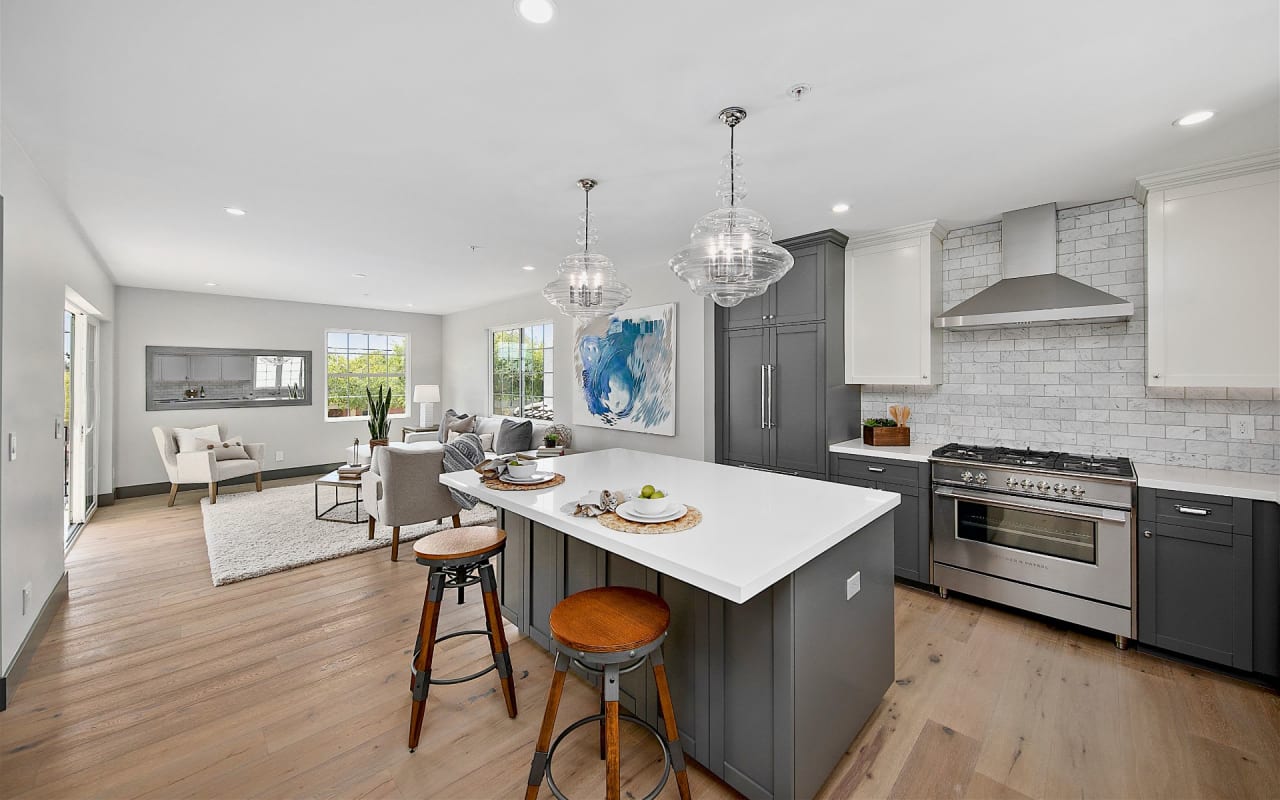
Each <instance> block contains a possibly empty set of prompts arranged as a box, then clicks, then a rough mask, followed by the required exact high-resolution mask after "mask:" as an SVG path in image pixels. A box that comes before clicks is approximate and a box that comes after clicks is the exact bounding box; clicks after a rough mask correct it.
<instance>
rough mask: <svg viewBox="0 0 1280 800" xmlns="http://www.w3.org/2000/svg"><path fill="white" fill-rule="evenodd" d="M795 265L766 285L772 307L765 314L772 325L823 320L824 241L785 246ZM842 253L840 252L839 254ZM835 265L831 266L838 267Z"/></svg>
mask: <svg viewBox="0 0 1280 800" xmlns="http://www.w3.org/2000/svg"><path fill="white" fill-rule="evenodd" d="M788 249H790V250H791V255H792V257H793V258H795V260H796V261H795V264H794V265H793V266H792V267H791V270H790V271H789V272H787V276H786V277H785V278H784V279H782V280H780V281H778V282H777V283H775V284H774V285H773V286H771V287H769V291H770V292H772V293H773V298H772V300H773V308H772V309H770V310H769V313H770V314H772V315H773V316H772V317H770V320H771V321H772V322H773V323H774V324H775V325H786V324H788V323H792V322H822V321H823V320H824V319H826V312H827V309H826V301H825V300H824V298H823V294H824V292H825V290H826V274H827V265H826V256H827V247H826V244H825V242H824V243H818V244H812V245H809V246H807V247H806V246H799V247H794V248H788ZM840 255H841V256H843V252H841V254H840ZM842 265H843V261H841V264H837V265H836V266H835V267H834V269H837V270H839V269H841V267H842Z"/></svg>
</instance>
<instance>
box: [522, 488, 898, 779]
mask: <svg viewBox="0 0 1280 800" xmlns="http://www.w3.org/2000/svg"><path fill="white" fill-rule="evenodd" d="M499 513H500V522H499V524H500V525H502V527H503V528H504V529H505V530H506V532H507V548H506V553H505V555H504V558H503V559H502V560H501V562H500V564H499V573H500V574H499V586H500V590H501V592H502V593H503V596H502V598H501V607H502V611H503V615H504V616H505V617H506V618H507V619H509V620H511V621H512V622H513V623H515V624H516V625H517V627H519V628H520V630H521V632H522V633H524V634H525V635H527V636H529V638H531V639H532V640H533V641H535V642H537V643H538V644H539V645H541V646H543V647H544V648H547V649H550V644H551V639H550V626H549V617H550V613H551V609H552V608H553V607H554V606H555V604H556V603H557V602H559V600H561V599H562V598H564V597H565V596H567V595H569V594H572V593H573V592H577V591H582V590H583V589H588V588H591V587H594V586H616V585H625V586H637V587H641V588H645V589H648V590H649V591H652V592H656V593H658V594H659V595H661V596H662V597H663V598H664V599H665V600H666V601H667V604H668V605H669V606H670V607H671V627H670V633H669V636H668V639H667V641H666V643H665V644H664V645H663V656H664V659H665V661H666V666H667V677H668V680H669V682H670V685H671V695H672V702H673V705H674V708H675V711H676V719H677V722H678V726H679V731H680V739H681V744H682V746H683V747H684V750H685V752H686V754H687V755H688V756H689V757H691V758H692V759H694V760H696V761H697V762H698V763H699V764H701V765H703V766H704V767H706V768H707V769H709V770H710V771H711V772H713V773H715V774H716V775H717V776H719V777H720V778H721V779H723V780H724V781H725V782H726V783H728V784H729V785H730V786H732V787H733V788H734V789H736V790H737V791H739V792H741V793H742V794H743V795H745V796H746V797H748V798H752V800H757V799H758V800H798V799H799V798H809V797H813V796H814V795H815V794H816V793H817V791H818V789H819V788H820V787H821V786H822V783H823V781H825V779H826V778H827V776H828V775H829V774H830V772H831V770H832V769H833V768H834V767H835V765H836V763H837V762H839V760H840V759H841V757H842V756H843V755H844V753H845V751H846V750H847V749H848V747H849V745H850V744H851V743H852V742H853V740H854V738H855V737H856V736H857V734H858V731H859V730H860V729H861V728H862V725H863V724H864V722H865V721H866V720H867V719H868V718H869V717H870V716H871V714H872V713H873V712H874V710H875V709H876V707H877V706H878V705H879V703H880V700H881V698H882V697H883V696H884V692H885V691H886V690H887V689H888V687H889V685H890V684H891V683H892V681H893V664H894V651H893V635H894V634H893V582H892V577H891V574H892V573H891V570H890V566H891V563H892V557H893V556H892V550H893V532H892V526H893V520H892V518H891V517H890V516H889V515H886V516H884V517H882V518H881V519H880V520H877V521H876V522H873V523H872V524H870V525H869V526H867V527H866V528H864V529H863V530H862V531H859V532H858V533H857V534H855V535H853V536H850V537H849V538H848V539H846V540H845V541H844V542H841V543H840V544H838V545H836V546H835V547H833V548H832V549H831V550H829V551H827V553H824V554H823V555H822V556H819V557H818V558H816V559H814V560H813V561H811V562H810V563H808V564H806V565H804V566H802V567H800V568H799V569H798V570H797V571H796V572H795V573H793V574H792V575H790V576H788V577H786V578H783V579H782V580H781V581H779V582H778V583H777V584H775V585H774V586H773V587H771V588H770V589H767V590H765V591H764V592H762V593H761V594H759V595H757V596H755V597H754V598H752V599H751V600H749V601H747V602H746V603H742V604H737V603H732V602H729V601H726V600H724V599H723V598H720V597H718V596H715V595H712V594H710V593H708V592H705V591H703V590H701V589H697V588H695V587H692V586H690V585H688V584H686V583H683V582H681V581H678V580H676V579H674V578H671V577H668V576H666V575H663V574H661V573H658V572H656V571H654V570H651V569H648V568H645V567H642V566H640V565H639V564H636V563H635V562H632V561H629V560H627V559H625V558H621V557H619V556H617V555H614V554H612V553H608V552H606V551H604V550H601V549H599V548H596V547H594V546H592V545H589V544H585V543H583V542H581V541H579V540H577V539H574V538H573V537H570V536H565V535H564V534H562V533H560V532H558V531H555V530H553V529H551V528H548V527H546V526H544V525H542V524H540V523H536V522H531V521H530V520H528V519H525V518H523V517H520V516H518V515H516V514H513V513H511V512H508V511H500V512H499ZM851 565H857V566H856V568H857V569H858V570H860V571H861V574H862V589H861V591H860V592H859V593H858V594H857V595H856V596H855V597H854V598H853V599H852V600H846V598H845V595H844V592H843V587H844V585H845V580H846V579H847V577H848V573H849V571H850V569H851V568H852V567H851ZM517 571H518V572H520V573H521V574H520V575H518V576H516V575H513V574H512V573H513V572H517ZM833 586H837V587H840V589H839V590H838V591H837V592H834V593H833V592H832V591H831V587H833ZM516 666H517V669H518V668H519V665H518V664H517V665H516ZM582 677H584V678H586V679H587V680H591V681H592V682H594V680H593V679H591V678H590V677H588V676H585V675H582ZM623 679H624V680H623V686H622V704H623V706H624V707H625V708H626V709H627V710H628V711H629V712H631V713H633V714H635V715H636V716H638V717H640V718H641V719H644V720H645V721H647V722H649V723H650V724H652V725H655V726H657V727H659V728H661V721H660V716H659V713H658V702H657V694H656V689H655V687H654V685H653V674H652V671H651V670H635V671H633V672H630V673H627V674H625V675H624V676H623ZM540 711H541V709H535V710H534V713H540ZM570 722H572V720H571V719H560V720H558V721H557V728H558V729H563V727H564V726H565V725H567V724H568V723H570ZM624 760H625V755H624Z"/></svg>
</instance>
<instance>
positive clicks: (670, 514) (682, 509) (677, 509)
mask: <svg viewBox="0 0 1280 800" xmlns="http://www.w3.org/2000/svg"><path fill="white" fill-rule="evenodd" d="M615 513H617V515H618V516H620V517H622V518H623V519H625V520H627V521H629V522H674V521H675V520H678V519H680V518H681V517H683V516H684V515H685V514H688V513H689V507H688V506H686V505H683V504H681V503H676V504H675V505H674V506H673V507H672V508H671V509H670V510H669V511H667V513H665V514H663V515H661V516H657V517H646V516H644V515H643V514H637V513H636V512H635V511H634V509H633V507H632V505H631V501H630V500H628V501H627V502H625V503H623V504H622V505H620V506H618V508H617V511H616V512H615Z"/></svg>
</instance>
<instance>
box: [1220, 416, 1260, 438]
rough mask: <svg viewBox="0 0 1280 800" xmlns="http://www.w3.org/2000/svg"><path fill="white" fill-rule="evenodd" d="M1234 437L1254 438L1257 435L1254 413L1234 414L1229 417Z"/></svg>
mask: <svg viewBox="0 0 1280 800" xmlns="http://www.w3.org/2000/svg"><path fill="white" fill-rule="evenodd" d="M1227 423H1228V424H1229V426H1230V427H1231V438H1232V439H1252V438H1253V437H1254V435H1255V431H1254V425H1253V415H1252V414H1232V415H1230V416H1229V417H1227Z"/></svg>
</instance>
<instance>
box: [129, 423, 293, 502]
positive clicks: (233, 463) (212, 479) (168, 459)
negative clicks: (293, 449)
mask: <svg viewBox="0 0 1280 800" xmlns="http://www.w3.org/2000/svg"><path fill="white" fill-rule="evenodd" d="M151 433H152V435H154V436H155V437H156V447H157V448H158V449H159V450H160V459H161V460H162V461H163V462H164V470H165V472H166V473H168V475H169V483H170V484H171V486H170V487H169V505H171V506H172V505H173V501H174V500H175V499H176V498H177V496H178V485H179V484H182V483H188V484H189V483H204V484H208V486H209V502H210V503H216V502H218V482H219V481H225V480H228V479H230V478H239V477H242V476H245V475H253V476H254V478H255V481H254V483H256V484H257V488H258V491H262V464H263V462H264V461H265V460H266V455H267V446H266V445H265V444H260V443H259V444H246V445H245V446H244V449H245V452H246V453H248V454H249V457H248V458H233V459H228V460H226V461H218V460H217V459H216V458H215V457H214V454H213V451H211V450H200V451H197V452H193V453H179V452H178V440H177V439H176V438H175V437H174V434H173V428H160V427H156V428H152V429H151ZM218 438H219V439H221V440H223V441H225V440H226V438H227V429H226V426H224V425H219V426H218Z"/></svg>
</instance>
